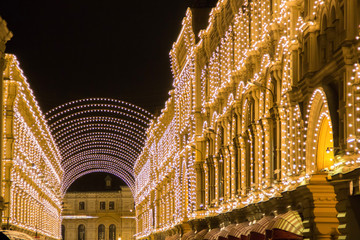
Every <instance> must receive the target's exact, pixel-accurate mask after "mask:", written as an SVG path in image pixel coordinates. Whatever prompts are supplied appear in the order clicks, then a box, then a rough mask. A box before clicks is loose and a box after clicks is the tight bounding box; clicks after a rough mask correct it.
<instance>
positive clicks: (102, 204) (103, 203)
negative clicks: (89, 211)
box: [100, 202, 105, 210]
mask: <svg viewBox="0 0 360 240" xmlns="http://www.w3.org/2000/svg"><path fill="white" fill-rule="evenodd" d="M100 210H105V202H100Z"/></svg>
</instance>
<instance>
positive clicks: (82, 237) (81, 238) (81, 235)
mask: <svg viewBox="0 0 360 240" xmlns="http://www.w3.org/2000/svg"><path fill="white" fill-rule="evenodd" d="M78 240H85V225H84V224H80V225H79V227H78Z"/></svg>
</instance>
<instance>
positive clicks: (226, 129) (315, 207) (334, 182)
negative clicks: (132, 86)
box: [135, 0, 360, 239]
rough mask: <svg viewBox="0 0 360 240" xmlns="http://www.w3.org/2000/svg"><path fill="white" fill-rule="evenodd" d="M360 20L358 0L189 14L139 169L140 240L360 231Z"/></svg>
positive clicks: (251, 2) (243, 0) (255, 3)
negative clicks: (170, 80)
mask: <svg viewBox="0 0 360 240" xmlns="http://www.w3.org/2000/svg"><path fill="white" fill-rule="evenodd" d="M359 12H360V1H359V0H220V1H218V3H217V5H216V6H215V7H213V8H204V7H201V8H197V7H196V6H195V7H193V8H189V9H188V10H187V12H186V16H185V18H184V19H183V22H182V26H183V27H182V30H181V32H180V34H179V36H178V39H177V41H176V42H175V43H174V45H173V48H172V50H171V52H170V57H171V67H172V72H173V78H174V79H173V86H174V89H173V90H172V91H171V92H170V98H169V100H168V101H167V103H166V106H165V108H164V109H163V111H162V114H161V115H160V116H159V117H158V118H157V119H156V120H154V121H153V122H152V125H151V126H150V128H149V130H148V132H147V134H148V138H147V142H146V145H145V147H144V149H143V152H142V154H141V155H140V157H139V158H138V160H137V162H136V164H135V175H136V195H135V206H136V216H137V238H138V239H165V238H166V237H168V238H169V237H170V236H171V237H172V238H171V239H179V238H180V237H181V236H182V237H183V239H185V237H184V236H191V235H195V234H198V237H197V238H196V239H202V238H200V235H201V234H202V233H205V234H207V236H205V237H204V239H213V238H212V237H214V236H215V235H216V234H217V236H218V235H222V234H224V235H225V238H222V239H227V236H228V235H230V236H232V237H233V238H232V239H240V237H241V235H243V236H247V237H249V238H250V239H263V238H256V237H253V235H256V234H260V235H261V236H262V237H265V236H267V237H271V238H272V239H281V238H282V239H283V237H284V235H285V236H288V238H287V239H303V238H304V239H357V238H358V236H360V232H359V229H360V219H359V216H360V211H359V207H358V206H359V203H360V198H359V179H360V178H359V176H360V169H359V167H360V149H359V148H360V65H359V62H360V40H359V35H360V34H359V29H360V28H359V25H360V15H359V14H358V13H359ZM206 13H209V14H208V15H207V14H206ZM205 15H206V16H207V18H206V19H205V20H204V19H203V16H205ZM270 222H271V224H270ZM280 222H282V223H280ZM236 224H237V225H236ZM242 224H243V225H242ZM291 224H293V226H296V228H291V227H290V225H291ZM259 226H262V227H259ZM230 228H234V229H236V228H237V231H232V232H231V231H230V230H229V229H230ZM259 229H261V230H259ZM265 230H267V231H265ZM226 232H227V233H226ZM231 234H232V235H231ZM266 234H267V235H266ZM287 234H288V235H287ZM210 235H211V236H210ZM260 235H258V236H260ZM261 236H260V237H261ZM289 236H290V237H289ZM186 239H187V238H186ZM190 239H191V238H190ZM219 239H221V238H219Z"/></svg>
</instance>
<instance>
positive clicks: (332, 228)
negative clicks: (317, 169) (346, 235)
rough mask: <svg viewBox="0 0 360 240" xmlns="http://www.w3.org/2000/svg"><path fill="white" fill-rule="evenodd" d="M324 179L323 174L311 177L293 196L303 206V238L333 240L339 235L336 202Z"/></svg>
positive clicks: (329, 185)
mask: <svg viewBox="0 0 360 240" xmlns="http://www.w3.org/2000/svg"><path fill="white" fill-rule="evenodd" d="M326 177H327V174H325V173H320V174H314V175H312V177H311V179H310V182H309V184H307V185H305V186H302V187H300V188H299V189H298V191H297V196H295V197H296V198H298V199H301V202H302V206H303V215H304V221H303V224H304V228H305V229H304V232H303V234H304V236H305V238H309V239H314V240H323V239H324V240H325V239H326V240H333V239H337V237H338V235H339V232H338V227H339V221H338V218H337V214H338V212H337V210H336V204H337V203H338V201H337V200H336V194H335V191H334V187H333V186H332V185H331V184H330V183H329V182H328V181H327V179H326Z"/></svg>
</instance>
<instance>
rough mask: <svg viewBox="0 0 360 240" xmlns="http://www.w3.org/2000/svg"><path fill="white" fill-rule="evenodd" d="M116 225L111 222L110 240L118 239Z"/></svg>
mask: <svg viewBox="0 0 360 240" xmlns="http://www.w3.org/2000/svg"><path fill="white" fill-rule="evenodd" d="M115 237H116V226H115V225H114V224H111V225H110V227H109V240H116V239H115Z"/></svg>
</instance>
